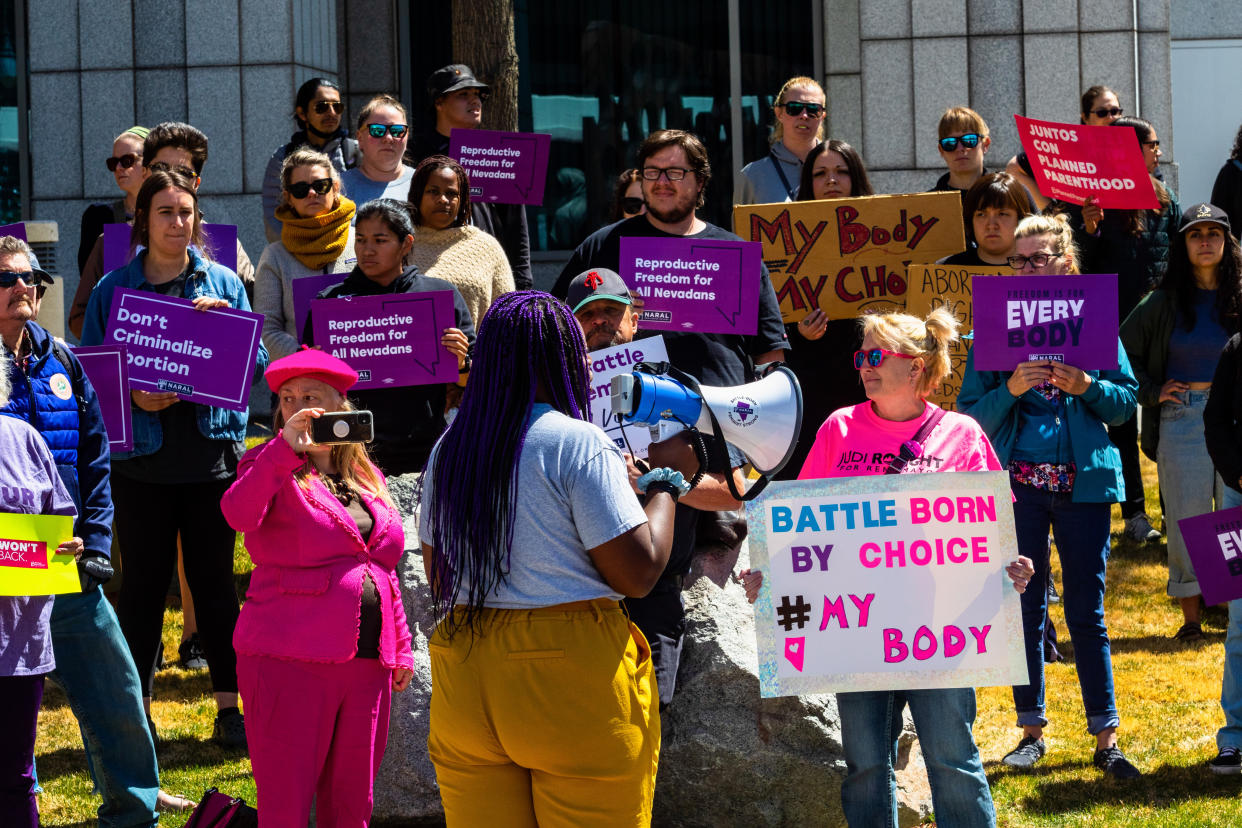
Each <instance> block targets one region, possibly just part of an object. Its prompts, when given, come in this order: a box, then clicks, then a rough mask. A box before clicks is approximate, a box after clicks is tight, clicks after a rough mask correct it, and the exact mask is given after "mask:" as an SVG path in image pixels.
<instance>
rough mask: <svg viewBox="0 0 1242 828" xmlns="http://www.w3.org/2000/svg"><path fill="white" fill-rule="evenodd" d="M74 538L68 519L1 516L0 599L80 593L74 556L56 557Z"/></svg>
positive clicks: (51, 516) (56, 516)
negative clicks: (57, 552) (64, 544)
mask: <svg viewBox="0 0 1242 828" xmlns="http://www.w3.org/2000/svg"><path fill="white" fill-rule="evenodd" d="M71 537H73V518H72V517H69V516H68V515H25V514H13V513H11V512H0V595H60V594H62V593H66V592H81V591H82V584H81V582H80V581H79V580H78V567H77V563H76V562H75V561H74V559H73V556H72V555H57V554H54V553H55V552H56V548H57V547H58V546H60V545H61V544H62V543H64V542H65V541H67V540H69V539H70V538H71Z"/></svg>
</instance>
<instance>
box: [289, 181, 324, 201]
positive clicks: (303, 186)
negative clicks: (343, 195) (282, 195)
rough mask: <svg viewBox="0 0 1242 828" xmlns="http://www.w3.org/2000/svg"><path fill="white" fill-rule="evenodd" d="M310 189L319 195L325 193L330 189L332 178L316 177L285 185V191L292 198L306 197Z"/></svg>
mask: <svg viewBox="0 0 1242 828" xmlns="http://www.w3.org/2000/svg"><path fill="white" fill-rule="evenodd" d="M311 190H314V191H315V192H316V193H317V194H319V195H327V194H328V193H329V192H331V191H332V179H331V178H317V179H315V180H314V181H298V182H296V183H294V184H290V185H289V186H288V187H285V191H286V192H288V193H289V195H291V196H293V197H294V198H306V197H307V196H308V195H310V191H311Z"/></svg>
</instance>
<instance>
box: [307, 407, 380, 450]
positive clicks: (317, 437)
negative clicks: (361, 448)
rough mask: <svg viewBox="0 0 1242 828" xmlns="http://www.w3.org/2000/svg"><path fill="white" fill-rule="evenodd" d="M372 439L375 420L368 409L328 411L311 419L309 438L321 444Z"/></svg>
mask: <svg viewBox="0 0 1242 828" xmlns="http://www.w3.org/2000/svg"><path fill="white" fill-rule="evenodd" d="M374 439H375V420H374V419H373V418H372V417H371V412H370V411H329V412H326V413H324V414H321V415H320V416H319V417H317V418H315V419H314V420H311V440H312V441H313V442H315V443H317V444H319V445H321V446H330V445H335V444H337V443H369V442H371V441H372V440H374Z"/></svg>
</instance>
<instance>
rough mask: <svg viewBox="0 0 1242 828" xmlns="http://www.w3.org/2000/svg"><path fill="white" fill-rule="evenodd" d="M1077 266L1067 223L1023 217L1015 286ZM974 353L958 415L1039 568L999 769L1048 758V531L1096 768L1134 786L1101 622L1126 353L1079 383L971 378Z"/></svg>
mask: <svg viewBox="0 0 1242 828" xmlns="http://www.w3.org/2000/svg"><path fill="white" fill-rule="evenodd" d="M1078 262H1079V256H1078V251H1077V249H1076V248H1075V246H1074V239H1073V232H1072V230H1071V228H1070V225H1069V220H1068V219H1067V218H1066V217H1065V216H1064V215H1057V216H1054V217H1049V216H1029V217H1027V218H1025V219H1023V220H1022V222H1021V223H1020V224H1019V225H1018V229H1017V252H1016V254H1015V255H1014V256H1013V257H1011V258H1010V260H1009V264H1010V265H1011V266H1012V267H1013V268H1014V270H1016V271H1017V272H1018V273H1019V274H1020V275H1027V276H1030V275H1038V276H1067V275H1074V274H1077V273H1078V272H1079V271H1078ZM975 354H976V351H975V350H974V349H972V350H971V352H970V356H968V357H967V358H966V370H965V373H964V375H963V378H962V390H961V393H960V394H959V395H958V398H957V407H958V410H959V411H961V412H962V413H964V414H967V415H969V416H971V417H973V418H975V419H976V420H978V421H979V424H980V425H981V426H983V430H984V431H985V432H987V435H988V437H989V439H991V441H992V444H993V445H994V446H995V447H996V453H997V455H998V456H999V457H1000V460H1001V462H1002V463H1003V464H1004V467H1005V468H1006V469H1008V470H1009V477H1010V480H1011V481H1012V484H1013V491H1014V496H1015V500H1014V505H1013V508H1014V526H1015V531H1016V533H1017V539H1018V551H1019V552H1020V553H1021V554H1022V555H1024V556H1026V557H1029V558H1031V559H1032V560H1033V561H1034V562H1035V577H1034V580H1033V581H1032V583H1031V588H1030V589H1028V590H1027V591H1026V592H1024V593H1023V594H1022V632H1023V638H1024V640H1025V644H1026V667H1027V671H1028V673H1029V676H1030V679H1031V682H1030V684H1026V685H1022V686H1015V687H1014V688H1013V701H1014V707H1015V708H1016V709H1017V714H1018V720H1017V723H1018V726H1019V727H1021V728H1022V732H1023V736H1022V739H1021V740H1020V741H1019V743H1018V746H1017V747H1016V748H1014V749H1013V750H1012V751H1010V752H1009V753H1008V754H1007V755H1006V756H1005V758H1004V759H1003V760H1002V761H1003V762H1004V763H1005V764H1006V765H1009V766H1010V767H1015V768H1030V767H1032V766H1033V765H1034V764H1035V763H1036V762H1038V761H1039V760H1040V759H1042V758H1043V756H1044V753H1045V751H1046V747H1045V744H1044V739H1043V733H1044V728H1045V727H1047V726H1048V719H1047V716H1046V708H1045V704H1044V692H1045V685H1044V644H1043V642H1044V625H1045V623H1046V622H1047V617H1048V616H1047V607H1048V605H1047V600H1048V592H1047V591H1048V580H1049V577H1050V571H1049V570H1050V567H1049V560H1048V530H1049V527H1050V526H1051V529H1052V535H1053V538H1054V539H1055V540H1056V544H1057V552H1058V554H1059V555H1060V559H1061V570H1062V581H1063V590H1064V594H1063V596H1062V606H1063V607H1064V608H1065V621H1066V625H1067V626H1068V627H1069V633H1070V640H1071V641H1073V643H1074V666H1075V669H1076V670H1077V672H1078V683H1079V686H1080V687H1081V689H1082V701H1083V708H1084V710H1085V712H1086V717H1087V730H1088V732H1090V733H1091V734H1093V735H1094V736H1095V739H1096V750H1095V755H1094V758H1093V761H1094V763H1095V766H1096V767H1097V768H1099V769H1100V770H1101V771H1103V772H1104V773H1105V774H1108V775H1109V776H1113V777H1115V778H1118V779H1130V778H1133V777H1136V776H1138V775H1139V770H1138V768H1136V767H1134V765H1132V764H1130V762H1129V760H1127V759H1126V758H1125V755H1124V754H1123V753H1122V752H1121V749H1120V748H1119V747H1117V727H1118V725H1120V723H1121V719H1120V718H1119V717H1118V715H1117V702H1116V699H1115V697H1114V693H1113V667H1112V653H1111V645H1110V643H1109V640H1108V628H1107V626H1106V625H1105V622H1104V590H1105V576H1106V573H1107V567H1108V554H1109V544H1110V538H1109V520H1110V517H1109V516H1110V513H1111V508H1110V504H1112V503H1116V502H1117V501H1119V500H1120V499H1121V498H1122V497H1123V496H1124V493H1125V487H1124V482H1123V478H1122V474H1121V458H1120V456H1119V455H1118V452H1117V449H1116V447H1115V446H1113V445H1112V443H1111V442H1109V439H1108V433H1107V431H1106V428H1105V427H1106V426H1107V425H1110V424H1114V423H1120V422H1124V421H1125V420H1126V419H1127V418H1129V417H1131V416H1133V414H1134V406H1135V402H1134V392H1135V389H1136V388H1137V387H1138V386H1137V384H1136V382H1135V379H1134V374H1133V372H1132V371H1131V369H1130V363H1129V360H1127V359H1126V352H1125V351H1124V350H1122V348H1121V343H1120V342H1118V344H1117V362H1118V367H1117V369H1116V370H1101V371H1083V370H1082V369H1080V368H1077V367H1075V366H1073V365H1068V364H1066V363H1063V362H1057V361H1054V360H1034V361H1030V362H1022V363H1019V364H1018V365H1017V366H1016V367H1015V368H1014V370H1012V371H979V370H977V369H976V368H975Z"/></svg>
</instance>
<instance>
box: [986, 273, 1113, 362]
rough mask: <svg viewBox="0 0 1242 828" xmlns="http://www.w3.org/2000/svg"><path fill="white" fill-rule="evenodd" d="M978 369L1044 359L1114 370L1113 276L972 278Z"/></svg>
mask: <svg viewBox="0 0 1242 828" xmlns="http://www.w3.org/2000/svg"><path fill="white" fill-rule="evenodd" d="M971 294H972V298H973V300H974V319H975V341H974V346H973V348H972V352H973V353H974V357H975V368H977V369H978V370H980V371H1012V370H1013V368H1014V366H1016V365H1017V364H1018V363H1019V362H1030V361H1032V360H1040V359H1050V360H1054V361H1057V362H1064V363H1066V364H1067V365H1073V366H1074V367H1075V368H1081V369H1083V370H1084V371H1096V370H1106V369H1111V370H1114V371H1115V370H1116V369H1117V277H1116V276H1115V275H1112V274H1106V275H1083V276H975V277H973V278H972V279H971Z"/></svg>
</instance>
